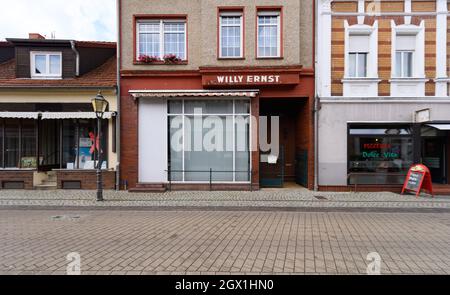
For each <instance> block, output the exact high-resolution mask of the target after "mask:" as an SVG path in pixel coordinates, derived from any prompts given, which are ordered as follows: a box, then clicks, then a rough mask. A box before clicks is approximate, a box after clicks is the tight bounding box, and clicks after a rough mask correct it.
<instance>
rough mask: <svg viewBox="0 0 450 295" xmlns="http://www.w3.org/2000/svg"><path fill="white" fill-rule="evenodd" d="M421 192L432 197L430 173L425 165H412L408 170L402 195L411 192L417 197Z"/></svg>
mask: <svg viewBox="0 0 450 295" xmlns="http://www.w3.org/2000/svg"><path fill="white" fill-rule="evenodd" d="M422 190H425V191H427V192H428V193H430V194H431V195H433V184H432V181H431V173H430V170H429V169H428V168H427V167H426V166H425V165H421V164H419V165H414V166H412V167H411V168H410V169H409V171H408V174H407V175H406V179H405V183H404V184H403V189H402V194H404V193H405V192H413V193H415V194H416V196H417V197H418V196H419V195H420V193H421V191H422Z"/></svg>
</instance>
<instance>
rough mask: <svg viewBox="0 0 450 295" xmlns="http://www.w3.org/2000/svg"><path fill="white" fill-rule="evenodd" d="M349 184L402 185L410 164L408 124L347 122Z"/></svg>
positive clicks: (411, 161)
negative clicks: (355, 123) (348, 124)
mask: <svg viewBox="0 0 450 295" xmlns="http://www.w3.org/2000/svg"><path fill="white" fill-rule="evenodd" d="M348 136H349V138H348V175H349V184H351V185H354V184H388V185H389V184H402V183H403V180H404V178H405V175H406V173H407V172H408V169H409V168H410V167H411V165H412V164H413V156H414V155H413V136H412V129H411V127H410V126H407V125H406V126H397V125H387V126H380V125H350V126H349V134H348Z"/></svg>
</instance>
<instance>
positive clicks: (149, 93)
mask: <svg viewBox="0 0 450 295" xmlns="http://www.w3.org/2000/svg"><path fill="white" fill-rule="evenodd" d="M129 93H130V94H131V96H133V97H134V98H135V99H136V98H140V97H154V98H172V97H256V96H257V95H258V93H259V91H258V90H221V91H214V90H130V91H129Z"/></svg>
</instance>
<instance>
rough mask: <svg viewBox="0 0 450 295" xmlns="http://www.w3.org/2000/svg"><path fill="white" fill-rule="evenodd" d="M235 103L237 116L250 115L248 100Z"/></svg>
mask: <svg viewBox="0 0 450 295" xmlns="http://www.w3.org/2000/svg"><path fill="white" fill-rule="evenodd" d="M234 103H235V107H234V108H235V113H236V114H250V102H249V101H248V100H236V101H235V102H234Z"/></svg>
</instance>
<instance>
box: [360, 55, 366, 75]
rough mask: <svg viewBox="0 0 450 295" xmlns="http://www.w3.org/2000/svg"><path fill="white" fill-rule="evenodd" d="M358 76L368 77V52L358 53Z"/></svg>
mask: <svg viewBox="0 0 450 295" xmlns="http://www.w3.org/2000/svg"><path fill="white" fill-rule="evenodd" d="M358 77H367V53H358Z"/></svg>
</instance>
